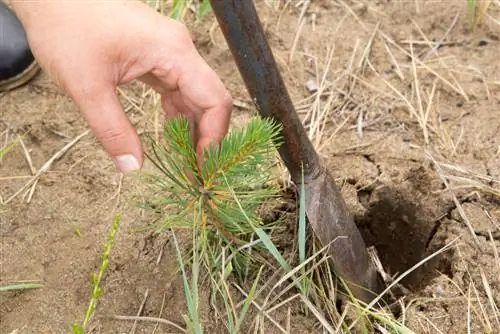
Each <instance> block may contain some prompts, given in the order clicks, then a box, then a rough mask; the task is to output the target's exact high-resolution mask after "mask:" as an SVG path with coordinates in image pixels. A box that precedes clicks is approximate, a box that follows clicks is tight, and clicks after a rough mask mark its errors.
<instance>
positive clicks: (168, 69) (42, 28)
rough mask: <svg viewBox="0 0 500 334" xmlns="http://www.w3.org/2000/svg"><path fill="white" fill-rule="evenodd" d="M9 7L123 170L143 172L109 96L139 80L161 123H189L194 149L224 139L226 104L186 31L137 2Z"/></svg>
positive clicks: (139, 151)
mask: <svg viewBox="0 0 500 334" xmlns="http://www.w3.org/2000/svg"><path fill="white" fill-rule="evenodd" d="M12 4H13V8H14V10H15V11H16V14H17V15H18V16H19V18H20V20H21V21H22V22H23V25H24V27H25V28H26V31H27V35H28V40H29V43H30V47H31V49H32V52H33V54H34V56H35V58H36V59H37V61H38V63H39V64H40V66H41V67H42V68H43V69H44V70H45V71H46V72H47V73H48V74H49V75H50V76H51V78H52V79H53V80H54V81H55V82H56V83H57V84H58V85H59V86H60V87H61V88H62V89H64V90H65V91H66V92H67V93H68V94H69V95H70V96H71V97H72V98H73V99H74V101H75V103H76V104H77V106H78V107H79V109H80V111H81V112H82V114H83V116H84V117H85V119H86V120H87V122H88V124H89V126H90V128H91V129H92V131H93V133H94V134H95V136H96V138H97V139H98V140H99V141H100V143H101V144H102V146H103V147H104V149H105V150H106V151H107V153H108V154H109V155H110V156H111V157H112V158H113V159H114V161H115V163H116V165H117V167H118V168H119V169H120V170H122V171H131V170H135V169H138V168H140V167H141V166H142V164H143V161H144V158H143V156H144V153H143V148H142V145H141V142H140V139H139V137H138V135H137V132H136V130H135V129H134V127H133V126H132V124H131V123H130V121H129V120H128V118H127V116H126V114H125V113H124V112H123V109H122V106H121V104H120V102H119V99H118V96H117V94H116V87H117V86H118V85H120V84H124V83H127V82H130V81H132V80H134V79H139V80H141V81H143V82H145V83H147V84H149V85H150V86H151V87H153V88H154V90H156V91H157V92H158V93H159V94H160V95H161V98H162V106H163V111H164V113H165V116H166V117H173V116H178V115H180V114H183V115H185V116H186V117H187V118H188V119H189V120H190V122H191V124H192V125H195V127H194V128H195V131H194V135H195V139H196V140H197V151H198V154H199V155H200V156H201V153H202V151H203V149H204V148H207V147H208V146H209V145H210V144H213V143H218V142H220V140H221V139H222V138H223V137H224V136H225V135H226V133H227V131H228V127H229V118H230V115H231V109H232V100H231V96H230V95H229V93H228V91H227V90H226V88H225V87H224V85H223V83H222V82H221V80H220V79H219V77H218V76H217V74H216V73H215V72H214V71H213V70H212V69H211V68H210V67H209V65H208V64H207V63H206V62H205V61H204V60H203V59H202V57H201V56H200V55H199V53H198V52H197V51H196V48H195V46H194V44H193V42H192V39H191V37H190V35H189V32H188V31H187V28H186V27H185V26H184V25H182V24H181V23H179V22H177V21H175V20H172V19H169V18H167V17H165V16H163V15H160V14H158V13H156V12H155V11H154V10H152V9H150V8H149V7H148V6H147V5H145V4H143V3H142V2H140V1H130V0H129V1H127V0H121V1H85V2H83V1H65V0H51V1H37V2H32V1H22V0H13V1H12Z"/></svg>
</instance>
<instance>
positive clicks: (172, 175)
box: [146, 117, 280, 279]
mask: <svg viewBox="0 0 500 334" xmlns="http://www.w3.org/2000/svg"><path fill="white" fill-rule="evenodd" d="M279 130H280V128H279V127H278V126H276V125H275V124H274V123H273V122H272V121H270V120H267V119H266V120H264V119H261V118H259V117H255V118H253V119H251V120H250V121H249V123H248V125H247V126H246V127H245V128H242V129H237V130H234V131H232V132H231V133H230V134H228V135H227V136H226V137H225V138H224V139H223V140H222V142H221V143H220V144H219V145H218V146H217V147H215V148H214V149H212V150H206V151H205V154H204V156H203V161H204V163H203V164H202V167H201V168H200V167H199V164H198V162H197V154H196V150H195V148H194V143H193V141H192V138H191V136H190V129H189V124H188V121H187V119H186V118H184V117H179V118H174V119H171V120H168V121H167V122H166V124H165V132H164V133H165V136H164V139H165V145H157V144H154V145H153V154H152V156H149V158H150V160H151V161H152V162H153V163H154V165H155V166H156V167H157V168H158V170H159V171H160V175H158V174H154V175H153V174H149V175H146V181H147V183H148V184H150V185H151V186H152V187H153V191H154V193H155V195H153V196H152V197H151V198H150V201H149V203H148V204H147V206H148V207H149V208H150V209H152V210H153V211H154V212H155V213H156V214H157V215H158V218H157V219H156V220H155V221H154V223H153V224H152V225H151V226H150V228H152V229H154V230H156V231H157V232H163V231H165V230H167V229H171V228H175V229H190V230H196V231H197V233H198V234H199V242H198V243H197V247H199V249H198V251H199V254H200V259H201V261H202V263H203V264H204V265H205V267H206V268H207V269H208V270H209V272H213V271H214V270H215V271H217V270H218V269H220V268H221V264H222V262H221V261H222V255H223V253H222V250H223V249H229V250H231V251H230V252H229V253H231V254H235V255H234V256H233V257H232V262H231V265H232V266H233V268H234V269H235V272H236V273H237V274H239V278H240V279H241V278H243V276H242V275H244V273H246V272H247V270H246V269H247V267H248V266H249V265H251V264H252V263H253V260H254V258H253V255H250V254H249V253H248V252H242V251H238V248H240V247H242V246H244V245H246V244H247V243H249V242H250V241H251V240H252V238H253V236H254V233H256V229H255V228H256V227H259V229H263V230H264V229H265V230H268V229H271V228H272V225H269V226H265V227H264V226H262V224H261V223H260V221H259V219H258V218H257V216H256V213H255V212H256V209H257V208H258V207H259V205H261V204H262V202H263V201H264V200H267V199H269V198H271V197H273V196H276V195H277V189H275V188H273V187H267V186H266V185H267V184H268V181H269V175H270V173H269V170H270V168H272V166H273V164H274V161H275V160H274V155H275V152H276V144H275V142H277V140H278V135H279ZM233 191H234V193H235V194H236V196H237V197H238V199H239V202H235V201H234V200H233ZM259 247H261V248H262V245H256V246H255V247H254V248H255V249H258V248H259ZM254 254H258V252H254Z"/></svg>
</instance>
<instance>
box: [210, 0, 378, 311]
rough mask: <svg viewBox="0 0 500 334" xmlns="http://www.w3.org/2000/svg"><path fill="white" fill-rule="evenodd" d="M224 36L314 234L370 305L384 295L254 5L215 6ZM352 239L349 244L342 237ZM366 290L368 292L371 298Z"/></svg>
mask: <svg viewBox="0 0 500 334" xmlns="http://www.w3.org/2000/svg"><path fill="white" fill-rule="evenodd" d="M210 3H211V6H212V9H213V11H214V14H215V16H216V18H217V21H218V22H219V25H220V27H221V29H222V33H223V34H224V37H225V39H226V42H227V44H228V46H229V49H230V50H231V52H232V54H233V57H234V59H235V62H236V65H237V66H238V70H239V72H240V74H241V76H242V77H243V80H244V82H245V85H246V87H247V90H248V92H249V93H250V95H251V97H252V99H253V102H254V103H255V104H256V106H257V109H258V110H259V113H260V115H261V116H263V117H270V118H272V119H274V120H275V121H276V122H277V123H278V124H281V125H282V138H283V144H282V145H281V146H280V149H279V153H280V155H281V158H282V159H283V161H284V163H285V165H286V167H287V169H288V171H289V172H290V176H291V177H292V180H293V182H294V183H295V184H300V183H301V181H302V168H303V172H304V175H303V177H304V179H303V180H304V183H305V185H306V202H307V204H306V213H307V216H308V219H309V222H310V224H311V225H312V227H313V230H314V233H315V234H316V236H317V237H318V239H319V240H320V242H321V243H322V244H323V245H328V244H330V243H332V242H333V243H332V245H331V246H330V248H329V254H330V255H331V257H332V259H333V262H334V265H335V267H336V271H337V272H338V273H339V274H340V276H341V277H343V278H345V279H347V281H349V282H350V283H348V284H349V287H350V289H351V291H352V292H353V294H354V296H355V297H357V298H359V299H361V300H363V301H366V302H369V301H370V300H371V299H372V298H373V297H374V296H373V293H372V292H377V291H379V290H380V288H379V284H378V280H377V273H376V271H375V270H374V267H373V266H372V265H371V262H370V260H369V257H368V253H367V251H366V247H365V243H364V241H363V238H362V237H361V234H360V233H359V230H358V229H357V227H356V225H355V224H354V221H353V220H352V217H351V216H350V215H349V213H348V210H347V208H346V205H345V202H344V200H343V199H342V196H341V193H340V191H339V190H338V188H337V186H336V185H335V182H334V180H333V178H332V177H331V175H330V174H329V173H328V172H327V171H326V169H325V168H324V167H323V166H322V165H321V163H320V160H319V157H318V155H317V153H316V151H315V149H314V147H313V145H312V143H311V141H310V140H309V137H308V135H307V133H306V131H305V129H304V127H303V125H302V122H301V120H300V119H299V116H298V114H297V113H296V111H295V108H294V106H293V103H292V100H291V98H290V96H289V94H288V90H287V89H286V86H285V83H284V81H283V78H282V77H281V74H280V72H279V70H278V65H277V64H276V61H275V59H274V56H273V54H272V51H271V48H270V46H269V44H268V42H267V40H266V36H265V34H264V29H263V28H262V25H261V23H260V20H259V17H258V14H257V11H256V9H255V7H254V4H253V0H210ZM340 236H347V238H340V240H337V241H336V239H337V237H340ZM366 289H368V290H369V291H372V292H369V291H367V290H366Z"/></svg>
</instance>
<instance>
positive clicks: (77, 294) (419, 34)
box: [0, 0, 500, 333]
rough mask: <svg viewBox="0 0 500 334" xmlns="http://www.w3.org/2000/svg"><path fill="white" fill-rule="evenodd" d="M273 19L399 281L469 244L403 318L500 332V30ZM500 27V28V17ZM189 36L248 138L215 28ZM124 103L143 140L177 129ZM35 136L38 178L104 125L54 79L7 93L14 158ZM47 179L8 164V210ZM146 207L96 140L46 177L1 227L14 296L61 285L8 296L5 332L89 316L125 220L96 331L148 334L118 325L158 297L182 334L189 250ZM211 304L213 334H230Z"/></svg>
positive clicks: (369, 17)
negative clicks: (19, 287) (31, 285)
mask: <svg viewBox="0 0 500 334" xmlns="http://www.w3.org/2000/svg"><path fill="white" fill-rule="evenodd" d="M258 8H259V13H260V15H261V18H262V21H263V23H264V24H265V27H266V30H267V33H268V37H269V40H270V43H271V45H272V47H273V49H274V51H275V54H276V58H277V59H278V62H279V65H280V67H281V69H282V72H283V76H284V78H285V80H286V83H287V85H288V87H289V90H290V93H291V95H292V97H293V100H294V102H295V103H296V105H297V109H298V111H299V112H300V113H301V115H302V116H303V117H304V122H305V124H306V125H307V126H308V130H310V131H311V137H312V138H314V140H315V141H316V140H317V142H315V144H316V145H317V147H318V149H319V151H320V154H321V156H322V157H323V159H325V161H326V163H327V165H328V166H329V168H330V171H331V172H332V173H333V175H334V176H335V177H336V180H337V181H338V184H339V186H341V187H342V193H343V195H344V196H345V199H346V201H347V203H348V205H349V208H350V210H351V211H352V213H353V214H354V215H355V218H356V222H357V224H358V226H359V227H360V229H361V231H362V232H363V236H364V237H365V240H366V241H367V243H368V245H370V246H371V245H374V246H375V247H376V249H377V251H378V253H379V256H380V259H381V261H382V263H383V265H384V268H385V270H386V271H387V272H388V273H389V274H390V275H396V274H401V273H402V272H404V271H405V270H407V269H409V268H411V267H412V266H413V265H415V264H416V263H418V262H419V261H421V260H422V259H424V258H425V257H426V256H428V255H430V254H432V253H434V252H436V251H437V250H439V249H440V248H442V247H444V246H445V245H447V244H448V243H450V242H452V241H453V242H454V244H453V246H452V247H451V248H450V249H449V250H448V251H446V252H444V253H443V254H442V255H440V256H437V257H436V258H434V259H433V260H431V261H428V262H426V264H425V265H423V266H421V267H419V268H418V269H416V270H414V271H413V272H412V273H411V274H410V275H409V276H407V277H406V278H405V279H404V280H403V283H404V284H405V286H406V287H407V288H408V289H409V290H410V293H409V294H408V295H406V296H405V297H404V298H403V299H402V301H403V305H405V307H404V309H403V311H404V312H403V313H401V314H400V315H399V316H400V317H401V319H402V320H404V322H405V324H406V325H407V326H408V327H409V328H411V329H412V330H413V331H415V332H416V333H436V332H439V331H441V332H443V333H463V332H465V331H466V330H467V328H468V326H470V328H471V332H473V333H486V332H491V333H496V332H499V331H500V316H499V314H498V309H496V310H495V309H494V307H495V306H494V305H497V307H498V306H500V294H499V291H500V275H499V272H500V262H499V258H498V252H499V247H500V197H499V196H500V135H499V131H500V117H499V110H500V61H499V60H498V51H499V50H500V26H499V25H498V23H497V24H496V25H495V24H494V23H491V22H490V23H488V22H486V23H484V24H482V25H480V26H478V27H477V28H476V29H475V30H474V31H472V30H471V29H470V24H469V20H468V12H467V4H466V1H453V2H451V1H449V2H444V1H441V2H439V1H368V0H362V1H356V2H354V1H345V2H343V1H328V0H320V1H313V2H312V3H311V4H310V5H309V6H308V9H307V11H306V12H305V15H304V17H303V18H302V20H301V19H300V17H301V7H294V5H292V4H290V5H289V6H288V7H287V8H283V5H281V6H280V7H279V9H278V10H276V9H272V8H270V7H268V6H267V5H266V4H265V3H264V1H258ZM490 15H492V16H495V17H496V18H497V22H498V18H499V17H500V8H499V7H498V6H497V7H496V11H495V10H494V8H492V11H491V12H490ZM189 25H190V27H191V29H192V33H193V37H194V39H195V41H196V44H197V45H198V46H199V50H200V52H201V53H202V55H203V56H204V57H205V58H206V59H207V61H208V62H209V63H210V65H212V66H213V67H214V68H215V69H216V70H217V72H218V73H219V75H220V76H221V77H222V79H223V80H224V82H225V84H226V85H227V87H228V88H229V89H230V91H231V92H232V94H233V97H234V98H235V100H236V102H237V103H236V104H237V105H236V106H235V109H234V116H233V122H234V124H243V123H244V122H245V121H246V119H247V118H248V116H249V115H250V114H251V113H252V112H253V110H252V108H251V100H250V98H249V97H248V95H247V93H246V91H245V88H244V86H243V84H242V81H241V79H240V77H239V75H238V72H237V70H236V67H235V66H234V63H233V61H232V58H231V54H230V52H229V51H228V49H227V47H226V45H225V43H224V40H223V37H222V35H221V33H220V31H219V30H218V29H217V27H216V26H215V23H214V19H213V17H212V16H211V15H209V16H207V17H206V19H205V20H204V21H203V22H202V23H200V24H195V23H194V22H191V21H190V23H189ZM297 31H299V33H297ZM296 36H297V37H296ZM437 42H439V43H440V44H439V46H440V47H439V48H437V47H435V46H436V45H438V44H436V43H437ZM412 53H413V55H414V58H413V59H417V60H416V61H412V57H411V54H412ZM324 73H326V74H324ZM323 76H324V77H325V79H326V83H325V84H323V85H322V84H321V81H322V78H323ZM309 80H313V81H315V82H319V84H318V86H319V87H320V90H321V91H322V94H321V95H322V97H321V98H316V95H314V93H311V92H309V91H308V89H307V88H306V83H307V82H308V81H309ZM124 91H125V92H126V96H127V99H125V98H124V99H123V102H124V106H125V108H126V110H127V112H128V115H129V117H130V119H131V120H132V121H133V122H134V124H136V125H137V128H138V130H139V131H140V133H141V135H142V136H143V137H144V138H145V140H146V137H147V136H150V135H153V136H154V135H155V134H157V133H156V131H158V125H159V124H160V123H159V122H160V121H161V120H158V119H157V118H155V114H156V111H157V110H158V106H157V105H156V104H155V103H154V100H153V99H152V98H151V96H150V95H148V91H147V90H146V89H145V88H144V87H142V86H140V85H139V84H132V85H129V86H127V87H124ZM311 110H317V111H320V112H321V111H326V112H327V116H326V118H325V119H326V121H325V123H324V124H325V126H324V128H322V129H320V130H321V131H317V130H315V129H314V128H313V127H312V126H310V124H314V122H312V121H311V113H310V111H311ZM419 115H424V117H421V116H420V117H419ZM425 115H427V116H425ZM312 117H314V116H312ZM424 118H426V121H424V122H422V119H424ZM419 120H420V121H419ZM424 129H425V130H424ZM28 130H29V133H28V134H27V135H26V137H25V138H24V144H25V146H26V148H27V150H28V151H29V155H30V156H31V160H32V165H33V167H34V169H35V170H37V169H38V168H40V167H41V166H42V165H43V164H44V163H45V162H46V161H47V160H48V159H50V158H51V157H52V156H53V155H54V154H55V153H56V152H58V151H59V150H60V149H61V148H62V147H64V146H65V145H66V144H67V143H69V142H70V141H71V140H72V139H73V138H75V137H76V136H78V135H80V134H82V133H84V132H85V131H87V127H86V124H85V123H84V121H83V119H82V117H81V116H80V114H79V113H78V111H77V109H76V107H75V106H74V104H73V102H72V101H71V100H70V99H69V98H68V97H67V96H65V95H64V94H63V93H61V91H60V90H59V89H58V88H57V87H55V86H54V85H53V84H52V82H51V81H50V80H49V79H48V78H47V76H46V75H45V74H43V73H42V74H41V75H39V76H38V77H37V78H36V79H35V80H34V81H33V82H31V83H30V84H29V85H27V86H25V87H23V88H20V89H18V90H15V91H13V92H10V93H8V94H1V95H0V133H1V134H2V135H1V141H2V144H1V145H2V146H3V143H4V142H7V141H8V140H9V139H12V138H15V135H17V134H23V133H25V132H26V131H28ZM145 168H150V166H149V165H147V166H146V167H145ZM29 175H31V170H30V166H29V164H28V163H27V160H26V157H25V153H24V151H23V149H22V148H21V147H17V148H16V149H15V150H14V151H12V152H11V153H10V154H9V155H8V156H6V157H5V158H4V159H3V160H2V161H0V184H1V186H0V195H1V196H2V199H3V200H4V201H6V200H7V199H9V198H10V197H11V196H12V195H13V194H15V193H16V191H18V189H20V188H21V187H22V186H23V185H24V183H25V182H27V180H28V178H25V177H21V176H29ZM445 182H446V183H445ZM28 190H29V189H28ZM146 195H147V192H146V189H145V187H144V185H141V184H140V182H138V180H137V179H136V178H135V177H133V176H130V175H121V174H120V173H117V172H116V170H115V169H114V165H113V164H112V162H111V161H110V160H109V159H108V158H107V156H106V154H105V153H104V152H103V150H102V149H101V147H100V146H99V145H98V143H97V142H96V140H95V138H94V137H93V136H92V134H87V135H85V136H83V137H82V138H81V140H79V141H78V142H77V143H76V144H75V145H74V146H73V147H71V149H70V150H68V151H67V152H66V154H64V155H63V156H62V157H61V158H60V159H58V160H57V161H55V162H54V163H53V165H52V166H51V168H50V169H49V170H48V171H47V172H46V173H44V174H43V176H42V177H41V178H40V179H39V181H38V183H37V185H36V188H35V189H34V193H33V194H32V197H31V199H30V201H29V202H28V198H29V196H27V195H25V192H23V193H21V194H20V195H18V196H16V197H15V198H14V199H13V200H12V201H10V202H9V203H8V205H6V207H5V208H4V209H2V210H5V211H3V212H1V213H0V220H1V224H0V234H1V240H2V242H1V257H0V283H2V284H3V283H8V282H11V281H19V280H41V281H42V282H43V284H44V287H43V288H42V289H38V290H29V291H22V292H9V293H2V294H1V295H0V332H1V333H12V332H13V331H14V332H16V330H17V332H16V333H67V332H68V331H69V326H70V325H71V323H72V322H74V321H76V320H80V319H81V318H82V317H83V314H84V311H85V309H86V307H87V304H88V298H89V294H90V289H91V285H90V280H89V277H90V274H91V272H93V271H95V270H96V268H97V267H98V265H99V261H100V251H101V247H102V244H103V242H104V238H105V235H106V231H107V229H108V228H109V226H110V224H111V222H112V219H113V216H114V214H115V213H116V212H121V213H122V214H123V217H124V218H123V223H122V228H121V230H120V232H119V235H118V239H117V244H116V247H115V249H114V250H113V254H112V263H111V267H110V269H109V273H108V276H107V278H106V281H105V285H104V288H105V295H104V297H103V298H102V300H101V302H100V304H99V306H98V309H97V315H96V318H95V319H94V321H93V322H92V325H91V327H92V328H93V329H94V330H95V332H96V333H125V332H131V330H133V326H134V323H133V322H129V321H123V320H113V319H109V316H112V315H117V314H118V315H135V314H136V313H137V311H138V309H139V307H140V305H141V303H142V302H143V300H144V298H145V294H147V300H146V302H145V303H144V307H143V310H142V315H144V316H152V317H164V318H166V319H168V320H170V321H174V322H176V323H178V324H181V325H182V324H183V320H182V314H183V313H184V312H185V309H186V303H185V300H184V296H183V290H182V283H181V280H180V279H179V277H178V276H177V275H176V274H175V273H174V270H175V265H176V263H175V252H174V248H173V245H172V243H171V242H169V239H168V237H167V236H159V237H151V236H150V235H147V234H144V233H142V232H138V229H140V228H141V227H144V226H145V225H146V224H147V223H148V218H149V217H148V214H147V213H145V212H143V211H142V210H140V209H139V208H137V205H136V204H137V199H138V198H139V199H140V198H141V197H144V196H146ZM457 238H458V239H457ZM160 255H161V257H160ZM158 259H159V260H158ZM205 303H206V304H205V305H203V307H202V318H203V320H204V321H206V323H207V325H206V330H207V332H208V333H217V332H221V330H222V329H221V327H220V323H219V324H216V323H215V322H214V321H209V319H210V318H211V317H212V316H213V312H212V310H211V309H210V307H209V306H208V302H205ZM276 317H277V319H281V320H282V321H285V320H286V319H284V317H282V316H280V315H279V314H278V315H276ZM291 324H292V329H291V332H315V331H316V329H314V328H318V327H317V326H316V325H317V324H315V321H314V319H310V318H309V319H306V318H305V317H304V316H303V315H301V314H298V313H297V314H294V315H293V316H292V321H291ZM136 325H137V326H136V327H135V329H134V330H135V333H152V332H153V331H154V328H155V326H156V327H158V328H157V329H156V333H172V332H175V331H174V329H173V328H172V327H168V326H165V325H156V324H154V323H142V322H141V323H138V324H136ZM267 327H268V328H269V330H268V331H269V332H277V330H276V328H274V327H273V326H272V325H269V324H268V326H267ZM267 327H266V328H267Z"/></svg>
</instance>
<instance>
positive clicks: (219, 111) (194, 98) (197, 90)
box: [178, 55, 233, 155]
mask: <svg viewBox="0 0 500 334" xmlns="http://www.w3.org/2000/svg"><path fill="white" fill-rule="evenodd" d="M193 58H194V59H193V60H192V62H191V64H189V65H190V66H185V67H184V68H185V70H184V71H183V72H182V74H181V76H180V77H179V80H178V85H179V90H180V91H181V93H182V94H184V95H185V96H186V98H187V101H188V103H192V104H193V107H194V108H193V109H194V110H193V111H194V112H195V115H196V118H197V120H198V144H197V150H198V154H200V155H201V154H202V152H203V150H204V149H206V148H208V147H209V145H210V144H217V143H219V142H220V141H221V140H222V138H223V137H224V136H225V135H226V134H227V131H228V129H229V120H230V117H231V112H232V105H233V104H232V99H231V95H230V94H229V92H228V91H227V89H226V88H225V87H224V84H223V83H222V81H221V80H220V79H219V77H218V76H217V74H216V73H215V72H214V71H213V70H212V69H211V68H210V67H209V66H208V64H206V63H205V61H204V60H203V59H202V58H201V56H199V55H196V56H195V57H193Z"/></svg>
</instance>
